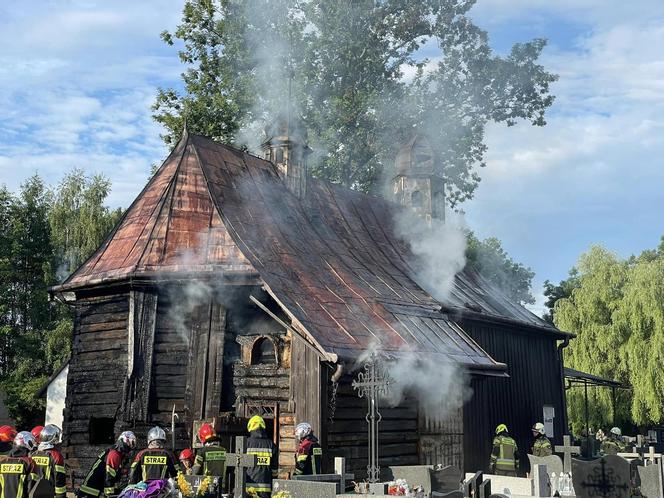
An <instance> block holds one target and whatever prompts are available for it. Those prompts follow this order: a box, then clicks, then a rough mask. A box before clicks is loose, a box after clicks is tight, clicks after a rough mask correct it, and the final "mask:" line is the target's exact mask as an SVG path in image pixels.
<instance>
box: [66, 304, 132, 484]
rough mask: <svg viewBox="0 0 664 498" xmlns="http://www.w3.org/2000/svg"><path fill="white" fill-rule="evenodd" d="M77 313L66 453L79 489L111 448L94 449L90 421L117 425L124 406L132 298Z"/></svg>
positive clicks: (87, 306)
mask: <svg viewBox="0 0 664 498" xmlns="http://www.w3.org/2000/svg"><path fill="white" fill-rule="evenodd" d="M74 312H75V320H74V335H73V343H72V355H71V360H70V363H69V375H68V378H67V399H66V409H65V423H64V424H63V425H64V434H63V448H64V452H65V458H66V460H67V462H68V464H69V465H70V466H71V467H72V469H73V470H74V475H75V477H76V479H77V482H79V483H80V479H81V478H82V477H83V476H84V474H85V472H86V471H87V469H88V468H89V467H90V466H91V465H92V463H93V461H94V459H95V458H96V457H97V455H98V453H99V452H100V451H101V450H103V449H104V448H106V447H107V446H108V445H107V444H100V445H91V444H90V418H91V417H92V416H94V417H106V418H110V419H116V418H117V416H118V412H119V409H120V405H121V402H122V390H123V385H124V379H125V374H126V361H127V360H126V358H127V356H126V354H127V340H126V337H127V316H128V313H129V299H128V294H126V293H123V294H117V295H106V296H101V297H88V298H86V297H83V298H81V299H79V301H77V303H76V305H75V310H74ZM114 429H115V428H114Z"/></svg>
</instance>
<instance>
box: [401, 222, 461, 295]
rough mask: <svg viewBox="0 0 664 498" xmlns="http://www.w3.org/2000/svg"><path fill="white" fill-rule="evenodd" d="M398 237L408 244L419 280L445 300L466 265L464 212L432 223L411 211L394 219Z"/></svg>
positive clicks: (432, 292) (424, 286) (416, 277)
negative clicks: (462, 214) (456, 277)
mask: <svg viewBox="0 0 664 498" xmlns="http://www.w3.org/2000/svg"><path fill="white" fill-rule="evenodd" d="M394 223H395V229H396V233H397V236H399V237H400V238H402V239H403V240H404V241H405V242H406V243H407V244H408V245H409V246H410V250H411V252H412V255H413V259H412V260H411V261H409V263H410V264H411V266H412V267H413V268H414V270H415V275H414V277H415V280H416V282H417V283H418V284H419V285H420V286H421V287H422V288H423V289H424V290H425V291H427V292H428V293H429V294H430V295H431V296H433V297H434V298H435V299H437V300H438V301H440V302H442V303H444V302H446V301H447V300H448V298H449V296H450V293H451V292H452V289H453V286H454V277H455V275H456V274H457V273H459V272H460V271H461V270H462V269H463V268H464V266H465V265H466V234H465V231H464V220H463V218H462V217H461V215H458V214H456V213H451V214H450V215H448V216H447V219H446V220H445V222H442V221H439V220H435V219H434V220H431V224H429V223H427V222H426V221H425V220H423V219H422V218H420V217H419V216H417V215H416V214H415V213H413V212H412V211H410V210H403V211H401V212H399V213H398V214H397V215H396V216H395V219H394Z"/></svg>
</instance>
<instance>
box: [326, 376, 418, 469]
mask: <svg viewBox="0 0 664 498" xmlns="http://www.w3.org/2000/svg"><path fill="white" fill-rule="evenodd" d="M351 381H352V379H351V378H350V377H344V378H342V380H341V381H340V382H339V386H338V388H337V393H336V400H335V402H334V404H335V410H334V419H333V420H332V421H331V422H328V430H327V437H328V441H327V443H328V451H327V453H328V454H329V457H330V459H332V458H333V457H335V456H340V457H345V458H346V466H347V468H348V470H349V472H354V473H355V478H356V480H361V479H363V478H364V477H366V472H367V457H368V449H367V445H368V435H367V421H366V419H365V417H366V414H367V400H366V399H365V398H359V397H358V396H357V393H356V392H355V391H354V390H353V388H352V387H351ZM380 413H381V415H382V416H383V419H382V421H381V422H380V425H379V455H380V465H381V467H383V468H384V467H387V466H388V465H417V464H418V463H419V455H418V440H419V436H418V410H417V403H415V402H413V403H408V404H406V403H404V404H403V405H402V406H398V407H395V408H387V407H384V408H380Z"/></svg>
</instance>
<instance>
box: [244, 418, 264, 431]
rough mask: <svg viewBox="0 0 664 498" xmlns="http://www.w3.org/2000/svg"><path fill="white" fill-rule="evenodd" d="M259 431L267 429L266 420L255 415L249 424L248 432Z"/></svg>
mask: <svg viewBox="0 0 664 498" xmlns="http://www.w3.org/2000/svg"><path fill="white" fill-rule="evenodd" d="M258 429H265V420H263V417H261V416H260V415H254V416H253V417H251V418H250V419H249V422H247V432H253V431H255V430H258Z"/></svg>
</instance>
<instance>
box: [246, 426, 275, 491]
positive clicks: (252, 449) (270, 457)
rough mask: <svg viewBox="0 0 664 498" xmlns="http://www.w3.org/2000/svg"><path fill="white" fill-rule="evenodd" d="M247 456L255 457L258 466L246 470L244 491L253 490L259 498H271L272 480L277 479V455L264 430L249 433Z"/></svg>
mask: <svg viewBox="0 0 664 498" xmlns="http://www.w3.org/2000/svg"><path fill="white" fill-rule="evenodd" d="M247 455H256V460H257V464H258V465H257V466H256V467H251V468H248V469H247V472H246V473H247V483H246V486H245V489H249V488H253V489H254V491H255V492H256V493H257V494H258V496H259V498H269V497H270V496H272V479H276V478H277V471H278V468H279V455H278V454H277V447H276V446H275V445H274V443H273V442H272V439H270V438H269V437H268V436H267V434H266V433H265V430H263V429H258V430H255V431H252V432H250V433H249V438H248V439H247Z"/></svg>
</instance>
